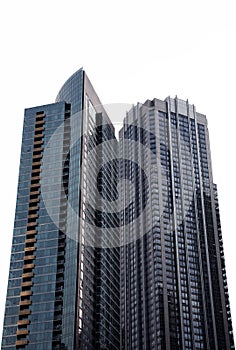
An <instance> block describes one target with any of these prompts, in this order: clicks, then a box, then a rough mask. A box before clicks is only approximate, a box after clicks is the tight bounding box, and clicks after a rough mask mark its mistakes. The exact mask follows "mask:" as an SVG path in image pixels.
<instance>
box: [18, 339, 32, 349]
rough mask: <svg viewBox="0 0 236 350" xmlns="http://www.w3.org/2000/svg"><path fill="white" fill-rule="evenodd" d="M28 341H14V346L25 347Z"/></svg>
mask: <svg viewBox="0 0 236 350" xmlns="http://www.w3.org/2000/svg"><path fill="white" fill-rule="evenodd" d="M28 342H29V341H28V340H27V339H21V340H17V341H16V346H17V347H18V346H25V345H27V344H28Z"/></svg>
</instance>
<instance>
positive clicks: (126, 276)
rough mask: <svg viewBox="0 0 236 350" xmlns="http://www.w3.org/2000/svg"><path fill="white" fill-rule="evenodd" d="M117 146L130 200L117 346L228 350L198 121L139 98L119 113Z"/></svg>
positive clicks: (179, 105) (216, 230)
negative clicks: (126, 163)
mask: <svg viewBox="0 0 236 350" xmlns="http://www.w3.org/2000/svg"><path fill="white" fill-rule="evenodd" d="M127 140H128V144H129V147H126V145H127ZM131 140H132V142H131ZM119 143H120V150H121V154H122V157H123V158H124V159H125V158H126V157H128V158H129V159H131V160H132V161H133V166H132V169H130V173H131V174H132V175H131V178H132V180H133V182H135V183H136V186H135V187H134V188H133V190H131V191H133V193H131V191H128V190H127V188H126V187H127V184H125V185H124V186H123V187H122V190H121V194H122V196H123V202H125V201H126V196H129V197H132V195H133V197H134V198H135V200H134V203H132V205H131V206H130V207H129V218H130V217H132V218H133V219H132V220H129V221H128V222H127V220H126V222H125V218H124V219H123V221H124V222H123V223H121V301H122V302H121V341H122V349H123V350H131V349H132V350H134V349H146V350H147V349H153V350H154V349H155V350H164V349H165V350H170V349H185V350H192V349H194V350H196V349H207V350H209V349H211V350H216V349H218V350H219V349H225V350H226V349H234V341H233V333H232V323H231V315H230V306H229V296H228V289H227V280H226V271H225V260H224V252H223V244H222V234H221V226H220V217H219V206H218V198H217V187H216V185H215V184H214V183H213V178H212V165H211V154H210V146H209V136H208V128H207V120H206V117H205V115H202V114H200V113H197V112H196V109H195V107H194V106H193V105H190V104H189V103H188V102H186V101H182V100H180V99H178V98H175V99H171V98H167V99H166V100H165V101H161V100H158V99H154V100H152V101H149V100H148V101H146V102H145V103H144V104H138V105H137V106H135V107H133V108H132V109H131V111H130V112H129V113H128V114H127V116H126V118H125V122H124V127H123V128H122V130H121V131H120V141H119ZM137 164H138V167H137ZM141 169H142V170H141ZM143 174H144V175H143ZM126 202H127V201H126ZM122 224H123V229H122Z"/></svg>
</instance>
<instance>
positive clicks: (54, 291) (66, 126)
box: [2, 69, 120, 350]
mask: <svg viewBox="0 0 236 350" xmlns="http://www.w3.org/2000/svg"><path fill="white" fill-rule="evenodd" d="M101 120H103V123H101ZM99 124H100V125H102V126H103V127H100V125H99ZM106 139H114V141H115V138H114V128H113V126H112V125H111V122H110V120H109V118H108V116H107V114H106V112H105V110H104V109H103V107H102V105H101V103H100V101H99V99H98V97H97V95H96V93H95V91H94V89H93V87H92V85H91V83H90V81H89V79H88V78H87V76H86V74H85V72H84V71H83V70H82V69H80V70H79V71H78V72H76V73H75V74H74V75H73V76H71V77H70V78H69V79H68V81H67V82H66V83H65V84H64V85H63V87H62V88H61V90H60V92H59V94H58V96H57V99H56V103H53V104H50V105H45V106H39V107H35V108H30V109H27V110H26V111H25V118H24V129H23V139H22V151H21V160H20V171H19V185H18V195H17V205H16V214H15V224H14V234H13V243H12V254H11V263H10V274H9V283H8V291H7V300H6V311H5V320H4V330H3V340H2V349H16V348H17V349H31V350H32V349H37V350H49V349H67V350H72V349H83V350H85V349H90V350H92V349H114V350H118V349H119V336H120V335H119V317H120V316H119V288H120V287H119V245H118V244H116V243H115V240H116V239H118V236H117V237H115V234H117V232H116V230H115V229H114V231H113V237H112V239H113V240H114V242H113V245H111V244H110V246H114V248H111V249H107V248H103V247H107V244H103V239H104V238H103V237H102V235H99V233H98V232H97V231H96V236H95V232H94V227H96V226H94V225H93V221H95V220H96V224H97V226H99V225H100V226H101V224H100V222H101V220H100V219H99V215H98V210H97V211H95V212H92V213H89V209H87V211H86V210H85V205H86V202H88V204H89V205H90V206H91V207H95V208H97V207H98V208H99V205H98V204H97V206H95V205H93V203H94V202H95V203H96V202H97V199H96V197H97V195H96V193H95V192H94V187H95V185H96V182H94V176H95V175H96V171H97V165H98V164H99V161H100V160H101V159H102V158H105V159H106V157H108V156H109V157H110V158H111V157H112V156H113V155H112V152H114V151H115V149H116V144H115V143H116V142H114V147H113V148H111V147H109V148H107V147H106V146H105V144H104V146H103V147H102V148H99V152H98V151H97V152H96V154H95V152H92V150H93V147H94V145H96V144H99V143H101V140H106ZM99 181H101V182H102V181H103V183H106V181H108V180H107V179H104V178H103V177H102V174H101V176H100V177H99ZM109 181H110V179H109ZM111 196H112V193H111ZM107 206H108V207H109V203H108V204H107ZM100 207H101V210H102V204H101V205H100ZM103 210H104V209H103ZM106 211H109V208H106ZM85 216H86V217H87V220H86V219H85ZM95 216H96V217H95ZM89 220H90V221H92V224H89ZM113 226H114V227H117V226H118V225H117V224H116V223H115V224H114V225H113ZM108 238H109V237H106V239H108ZM97 241H98V242H97Z"/></svg>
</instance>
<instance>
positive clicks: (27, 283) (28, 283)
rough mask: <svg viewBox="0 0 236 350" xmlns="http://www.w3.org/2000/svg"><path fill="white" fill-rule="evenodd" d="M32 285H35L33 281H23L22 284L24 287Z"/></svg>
mask: <svg viewBox="0 0 236 350" xmlns="http://www.w3.org/2000/svg"><path fill="white" fill-rule="evenodd" d="M32 285H33V282H32V281H27V282H22V284H21V286H22V287H32Z"/></svg>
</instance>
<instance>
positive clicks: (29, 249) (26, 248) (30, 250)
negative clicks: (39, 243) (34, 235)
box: [24, 247, 36, 252]
mask: <svg viewBox="0 0 236 350" xmlns="http://www.w3.org/2000/svg"><path fill="white" fill-rule="evenodd" d="M34 250H36V247H25V249H24V251H25V252H33V251H34Z"/></svg>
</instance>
